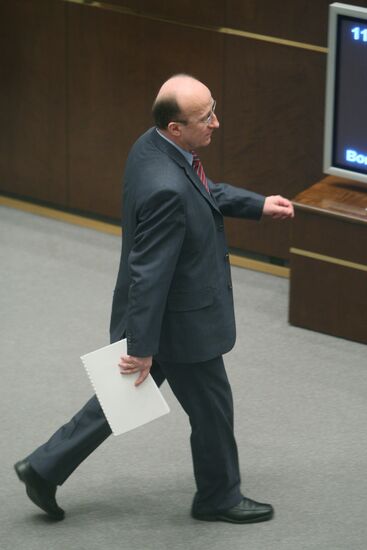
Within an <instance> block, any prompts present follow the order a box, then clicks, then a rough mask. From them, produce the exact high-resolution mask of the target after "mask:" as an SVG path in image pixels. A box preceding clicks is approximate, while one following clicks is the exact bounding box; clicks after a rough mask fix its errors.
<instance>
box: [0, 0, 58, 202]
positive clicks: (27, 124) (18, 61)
mask: <svg viewBox="0 0 367 550" xmlns="http://www.w3.org/2000/svg"><path fill="white" fill-rule="evenodd" d="M0 66H1V85H0V87H1V92H0V129H1V130H0V190H2V191H6V192H8V193H14V194H17V195H23V196H27V197H32V198H34V199H38V200H43V201H50V202H54V203H57V204H59V205H62V206H65V205H66V174H65V171H66V149H65V124H66V112H65V4H64V3H62V2H59V1H58V0H39V1H38V2H24V1H21V0H13V1H11V2H9V1H2V2H1V4H0Z"/></svg>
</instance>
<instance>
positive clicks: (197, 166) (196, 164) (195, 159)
mask: <svg viewBox="0 0 367 550" xmlns="http://www.w3.org/2000/svg"><path fill="white" fill-rule="evenodd" d="M191 154H192V157H193V159H192V167H193V169H194V170H195V172H196V173H197V175H198V176H199V178H200V180H201V183H202V184H203V185H204V187H205V189H206V190H207V191H208V193H209V185H208V181H207V179H206V175H205V172H204V168H203V165H202V164H201V161H200V159H199V157H198V156H197V154H196V152H195V151H191Z"/></svg>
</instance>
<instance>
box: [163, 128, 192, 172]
mask: <svg viewBox="0 0 367 550" xmlns="http://www.w3.org/2000/svg"><path fill="white" fill-rule="evenodd" d="M156 131H157V133H158V134H159V135H160V136H161V137H162V138H163V139H165V140H166V141H168V143H170V144H171V145H173V147H176V149H177V150H178V151H179V152H180V153H181V155H182V156H184V157H185V159H186V160H187V162H188V163H189V164H190V166H192V161H193V156H192V154H191V153H190V152H189V151H186V150H185V149H182V147H180V146H179V145H177V144H176V143H174V142H173V141H172V140H170V139H169V138H168V137H166V136H165V135H163V134H162V133H161V132H160V131H159V130H158V128H156Z"/></svg>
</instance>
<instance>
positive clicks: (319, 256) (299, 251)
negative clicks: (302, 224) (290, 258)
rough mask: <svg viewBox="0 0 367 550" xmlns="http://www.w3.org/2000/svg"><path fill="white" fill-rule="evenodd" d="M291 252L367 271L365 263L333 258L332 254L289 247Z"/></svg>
mask: <svg viewBox="0 0 367 550" xmlns="http://www.w3.org/2000/svg"><path fill="white" fill-rule="evenodd" d="M290 253H291V254H297V255H298V256H304V257H305V258H312V259H313V260H319V261H321V262H328V263H330V264H336V265H341V266H343V267H349V268H350V269H358V270H359V271H367V265H364V264H359V263H356V262H350V261H348V260H342V259H341V258H334V257H333V256H326V255H325V254H318V253H317V252H310V251H309V250H303V249H301V248H294V247H291V248H290Z"/></svg>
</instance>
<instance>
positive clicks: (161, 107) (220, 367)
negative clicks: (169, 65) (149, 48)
mask: <svg viewBox="0 0 367 550" xmlns="http://www.w3.org/2000/svg"><path fill="white" fill-rule="evenodd" d="M153 116H154V120H155V127H154V128H151V129H150V130H148V131H147V132H146V133H145V134H144V135H142V136H141V137H140V138H139V139H138V140H137V142H136V143H135V144H134V145H133V147H132V149H131V151H130V154H129V157H128V160H127V163H126V169H125V175H124V195H123V216H122V223H123V245H122V252H121V262H120V268H119V272H118V277H117V282H116V288H115V292H114V298H113V305H112V315H111V327H110V331H111V342H115V341H118V340H120V339H121V338H124V337H126V338H127V353H128V355H126V356H124V357H121V360H120V364H119V368H120V371H121V374H122V375H129V374H131V373H136V372H138V373H139V376H138V378H137V381H136V384H137V385H139V384H142V383H144V380H145V379H146V377H147V376H148V374H149V373H151V375H152V376H153V378H154V379H155V381H156V383H157V384H158V385H160V384H161V383H162V382H163V381H164V380H165V379H167V381H168V383H169V385H170V386H171V388H172V390H173V392H174V394H175V396H176V397H177V399H178V401H179V402H180V404H181V405H182V407H183V408H184V410H185V412H186V413H187V415H188V417H189V420H190V424H191V429H192V433H191V449H192V457H193V465H194V475H195V481H196V486H197V492H196V494H195V496H194V500H193V505H192V511H191V514H192V516H193V517H194V518H196V519H199V520H206V521H227V522H232V523H250V522H257V521H264V520H268V519H270V518H271V517H272V516H273V508H272V506H271V505H270V504H262V503H258V502H255V501H253V500H250V499H249V498H246V497H244V496H243V495H242V493H241V489H240V472H239V464H238V456H237V447H236V442H235V438H234V433H233V404H232V395H231V389H230V386H229V382H228V379H227V376H226V372H225V369H224V364H223V359H222V355H223V354H224V353H226V352H228V351H229V350H230V349H231V348H232V347H233V345H234V343H235V320H234V311H233V294H232V283H231V274H230V264H229V254H228V249H227V245H226V241H225V235H224V231H223V228H224V226H223V216H232V217H239V218H247V219H254V220H257V219H260V218H261V217H262V216H272V217H273V218H280V219H285V218H289V217H293V215H294V213H293V207H292V204H291V203H290V202H289V201H288V200H287V199H284V198H283V197H281V196H279V195H277V196H270V197H266V198H265V197H263V196H262V195H258V194H257V193H253V192H250V191H247V190H244V189H242V188H236V187H232V186H230V185H226V184H214V183H213V182H212V181H210V180H209V179H208V178H207V176H206V175H205V172H204V168H203V166H202V164H201V162H200V159H199V157H198V155H197V149H199V148H201V147H206V146H207V145H209V144H210V141H211V137H212V133H213V131H214V130H216V129H217V128H218V127H219V121H218V118H217V117H216V115H215V100H214V99H213V98H212V95H211V93H210V90H209V89H208V88H207V87H206V86H205V85H204V84H203V83H201V82H199V81H198V80H196V79H195V78H193V77H191V76H188V75H176V76H174V77H172V78H170V79H169V80H168V81H167V82H165V83H164V84H163V86H162V87H161V89H160V91H159V93H158V95H157V98H156V100H155V102H154V105H153ZM116 368H118V367H117V366H116ZM110 433H111V430H110V428H109V425H108V423H107V421H106V418H105V416H104V414H103V411H102V410H101V407H100V405H99V403H98V400H97V399H96V397H95V396H94V397H92V399H91V400H90V401H88V403H87V404H86V405H85V406H84V407H83V408H82V409H81V410H80V411H79V412H78V413H77V414H76V415H75V416H74V417H73V418H72V420H71V421H70V422H68V423H67V424H65V425H64V426H62V427H61V428H60V429H59V430H57V432H56V433H55V434H54V435H53V436H52V437H51V438H50V439H49V441H47V442H46V443H45V444H43V445H41V446H40V447H39V448H38V449H36V450H35V451H34V452H33V453H31V454H30V455H29V456H28V457H27V458H26V459H24V460H22V461H20V462H18V463H17V464H16V465H15V469H16V472H17V474H18V477H19V479H20V480H21V481H23V482H24V483H25V485H26V490H27V494H28V496H29V497H30V499H31V500H32V501H33V502H34V503H35V504H37V505H38V506H39V507H40V508H42V509H43V510H44V511H45V512H46V513H47V514H48V515H49V516H51V517H53V518H54V519H63V517H64V511H63V510H62V509H61V508H60V507H59V506H58V504H57V502H56V498H55V495H56V489H57V486H58V485H61V484H62V483H64V481H65V480H66V479H67V478H68V477H69V475H70V474H71V473H72V472H73V471H74V469H75V468H76V467H77V466H78V465H79V464H80V463H81V462H82V461H83V460H84V459H85V458H86V457H87V456H88V455H89V454H90V453H91V452H92V451H93V450H94V449H95V448H96V447H97V446H98V445H99V444H100V443H102V442H103V441H104V440H105V439H106V437H107V436H108V435H109V434H110Z"/></svg>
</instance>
